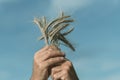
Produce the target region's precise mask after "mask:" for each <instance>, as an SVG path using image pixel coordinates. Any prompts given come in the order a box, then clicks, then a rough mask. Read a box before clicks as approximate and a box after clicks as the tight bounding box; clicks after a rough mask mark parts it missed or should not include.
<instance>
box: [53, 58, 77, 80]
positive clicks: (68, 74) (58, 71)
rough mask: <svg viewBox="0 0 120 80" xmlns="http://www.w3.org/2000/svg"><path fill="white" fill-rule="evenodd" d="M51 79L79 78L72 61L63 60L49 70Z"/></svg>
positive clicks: (73, 79) (66, 79) (72, 79)
mask: <svg viewBox="0 0 120 80" xmlns="http://www.w3.org/2000/svg"><path fill="white" fill-rule="evenodd" d="M51 76H52V80H79V79H78V77H77V74H76V72H75V70H74V67H73V65H72V62H70V61H69V60H67V59H66V60H65V61H64V62H62V63H61V64H60V65H58V66H56V67H53V68H52V70H51Z"/></svg>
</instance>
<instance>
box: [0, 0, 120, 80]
mask: <svg viewBox="0 0 120 80" xmlns="http://www.w3.org/2000/svg"><path fill="white" fill-rule="evenodd" d="M60 10H63V11H64V12H65V13H66V14H68V15H72V18H74V19H75V22H74V23H73V24H72V26H74V27H75V30H74V31H73V32H72V34H70V35H69V36H68V39H69V40H70V41H71V42H72V43H73V45H74V46H75V47H76V52H72V51H70V50H69V49H68V48H65V49H63V50H64V52H66V55H67V58H69V59H70V60H71V61H72V62H73V64H74V67H75V69H76V71H77V74H78V76H79V78H80V79H81V80H120V63H119V61H120V58H119V57H120V1H119V0H0V80H28V79H29V78H30V76H31V73H32V62H33V56H34V53H35V52H36V51H37V50H39V49H40V48H41V47H42V46H43V45H44V44H43V42H42V41H40V42H39V41H37V38H38V37H39V36H40V32H39V30H38V28H37V27H36V25H35V24H33V22H32V21H33V18H34V17H38V16H39V17H41V16H47V18H48V19H49V20H51V19H52V18H53V17H56V16H58V14H59V12H60ZM63 48H64V47H63Z"/></svg>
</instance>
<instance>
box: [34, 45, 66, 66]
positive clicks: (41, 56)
mask: <svg viewBox="0 0 120 80" xmlns="http://www.w3.org/2000/svg"><path fill="white" fill-rule="evenodd" d="M64 56H65V54H64V53H63V52H61V51H60V50H59V49H58V48H57V47H55V46H46V47H44V48H42V49H41V50H39V51H38V52H37V53H36V54H35V56H34V61H35V63H37V64H38V65H39V66H40V67H42V68H47V67H49V66H53V65H55V64H58V63H60V62H62V61H64V59H65V58H64Z"/></svg>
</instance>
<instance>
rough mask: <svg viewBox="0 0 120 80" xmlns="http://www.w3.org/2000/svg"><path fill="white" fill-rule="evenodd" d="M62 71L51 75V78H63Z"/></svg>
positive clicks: (56, 79) (54, 79) (57, 79)
mask: <svg viewBox="0 0 120 80" xmlns="http://www.w3.org/2000/svg"><path fill="white" fill-rule="evenodd" d="M64 76H65V75H64V72H63V71H61V72H58V73H56V74H54V75H53V80H65V79H64V78H65V77H64Z"/></svg>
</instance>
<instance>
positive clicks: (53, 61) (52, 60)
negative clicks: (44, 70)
mask: <svg viewBox="0 0 120 80" xmlns="http://www.w3.org/2000/svg"><path fill="white" fill-rule="evenodd" d="M64 60H65V59H64V57H55V58H50V59H48V60H46V61H44V62H43V64H44V67H50V66H53V65H55V64H57V63H60V62H62V61H64Z"/></svg>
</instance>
